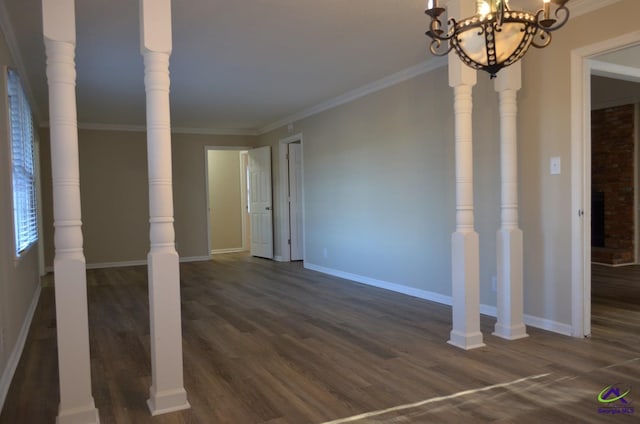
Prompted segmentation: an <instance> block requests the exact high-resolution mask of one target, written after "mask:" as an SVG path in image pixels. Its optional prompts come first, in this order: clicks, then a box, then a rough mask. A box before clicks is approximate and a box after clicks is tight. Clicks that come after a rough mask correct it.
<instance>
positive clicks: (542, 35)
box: [531, 28, 551, 49]
mask: <svg viewBox="0 0 640 424" xmlns="http://www.w3.org/2000/svg"><path fill="white" fill-rule="evenodd" d="M550 43H551V33H550V32H547V31H546V30H545V29H542V28H541V29H540V30H538V33H537V34H536V35H535V36H534V37H533V39H532V40H531V45H532V46H533V47H536V48H538V49H544V48H545V47H547V46H548V45H549V44H550Z"/></svg>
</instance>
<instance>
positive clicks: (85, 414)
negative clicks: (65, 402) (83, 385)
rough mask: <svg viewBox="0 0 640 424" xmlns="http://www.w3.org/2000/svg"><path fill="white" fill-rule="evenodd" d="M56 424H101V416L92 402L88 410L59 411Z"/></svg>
mask: <svg viewBox="0 0 640 424" xmlns="http://www.w3.org/2000/svg"><path fill="white" fill-rule="evenodd" d="M56 424H100V416H99V415H98V410H97V409H96V407H95V405H94V404H93V401H92V402H91V405H88V406H87V407H86V408H73V409H67V410H65V411H62V410H61V411H59V412H58V416H57V417H56Z"/></svg>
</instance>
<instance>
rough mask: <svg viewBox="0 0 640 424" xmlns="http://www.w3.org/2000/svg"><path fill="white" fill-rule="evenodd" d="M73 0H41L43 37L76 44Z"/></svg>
mask: <svg viewBox="0 0 640 424" xmlns="http://www.w3.org/2000/svg"><path fill="white" fill-rule="evenodd" d="M74 5H75V4H74V0H42V33H43V35H44V38H45V39H49V40H53V41H61V42H64V43H71V44H73V45H75V44H76V13H75V8H74Z"/></svg>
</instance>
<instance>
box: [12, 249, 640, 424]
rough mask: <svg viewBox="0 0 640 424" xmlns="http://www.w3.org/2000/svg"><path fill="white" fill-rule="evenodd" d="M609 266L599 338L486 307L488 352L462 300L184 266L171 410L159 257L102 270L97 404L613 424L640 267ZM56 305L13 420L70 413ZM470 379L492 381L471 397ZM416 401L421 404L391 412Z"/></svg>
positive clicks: (24, 366)
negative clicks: (154, 368) (160, 371)
mask: <svg viewBox="0 0 640 424" xmlns="http://www.w3.org/2000/svg"><path fill="white" fill-rule="evenodd" d="M609 271H611V269H604V268H602V269H601V268H599V267H596V268H594V271H593V275H594V279H593V287H594V290H593V291H594V299H593V336H592V337H591V338H588V339H573V338H570V337H564V336H560V335H557V334H552V333H548V332H545V331H541V330H536V329H534V328H530V329H529V334H530V335H531V337H529V338H528V339H523V340H519V341H514V342H508V341H505V340H502V339H499V338H496V337H494V336H491V335H490V333H491V331H492V327H493V324H494V319H493V318H488V317H483V318H482V320H481V326H482V330H483V332H484V334H485V341H486V343H487V347H485V348H481V349H476V350H473V351H469V352H464V351H462V350H459V349H457V348H455V347H452V346H450V345H448V344H447V343H445V341H446V340H447V339H448V335H449V331H450V319H451V310H450V308H449V307H447V306H443V305H439V304H435V303H431V302H426V301H422V300H419V299H416V298H411V297H407V296H404V295H400V294H395V293H391V292H388V291H385V290H381V289H376V288H371V287H366V286H363V285H359V284H355V283H349V282H346V281H344V280H340V279H337V278H333V277H329V276H325V275H322V274H318V273H315V272H312V271H308V270H305V269H303V268H302V266H301V264H300V263H284V264H283V263H275V262H270V261H266V260H261V259H255V258H250V257H247V256H244V255H237V254H234V255H222V256H216V258H215V259H214V260H213V261H209V262H200V263H189V264H182V265H181V278H182V306H183V307H182V314H183V335H184V341H183V345H184V372H185V388H186V389H187V392H188V397H189V401H190V402H191V405H192V408H191V409H190V410H188V411H182V412H177V413H173V414H167V415H164V416H159V417H155V418H151V417H150V416H149V412H148V410H147V407H146V404H145V400H146V399H147V396H148V390H149V386H150V376H149V373H150V364H149V328H148V300H147V285H146V284H147V283H146V267H128V268H119V269H109V270H92V271H88V273H87V274H88V283H89V315H90V321H91V322H90V325H91V355H92V377H93V394H94V398H95V402H96V406H97V407H98V408H99V410H100V417H101V420H102V423H107V424H108V423H136V424H137V423H167V424H173V423H232V424H245V423H246V424H251V423H270V424H284V423H292V424H304V423H323V422H327V421H332V420H341V419H343V418H346V417H354V416H356V415H358V414H363V413H370V412H372V411H380V412H377V413H376V412H374V413H373V414H371V415H368V416H364V417H360V418H358V417H354V418H351V419H349V420H348V421H344V420H342V421H337V422H354V423H358V424H362V423H447V422H452V423H454V422H455V423H458V422H462V421H467V422H495V423H498V422H499V423H512V422H518V423H540V422H545V423H552V422H558V423H574V422H576V423H577V422H580V423H584V422H587V423H588V422H602V419H603V417H602V416H600V415H599V414H598V412H597V411H598V407H599V405H598V402H597V400H596V397H597V395H598V393H599V392H600V391H601V390H602V388H604V387H605V386H607V385H610V384H618V383H619V384H624V383H628V384H631V385H634V387H638V389H636V392H635V393H632V394H631V395H630V396H631V397H632V398H633V396H635V398H636V399H638V400H637V402H639V403H640V384H639V383H640V359H639V358H640V296H638V293H639V292H640V291H639V289H640V288H639V287H638V285H639V284H640V278H639V275H640V274H639V272H640V271H639V268H638V267H633V268H625V269H616V270H613V273H610V272H609ZM53 302H54V299H53V289H52V288H51V287H50V282H48V283H45V287H44V288H43V291H42V296H41V299H40V303H39V305H38V309H37V311H36V315H35V317H34V321H33V325H32V328H31V331H30V334H29V337H28V340H27V343H26V346H25V350H24V353H23V356H22V359H21V361H20V365H19V367H18V370H17V371H16V375H15V377H14V380H13V383H12V385H11V389H10V392H9V394H8V397H7V400H6V402H5V406H4V410H3V411H2V415H0V423H3V424H4V423H7V424H9V423H10V424H15V423H53V422H54V420H55V417H56V413H57V405H58V397H59V394H58V382H57V357H56V353H57V351H56V337H55V336H56V335H55V313H54V304H53ZM520 379H524V380H522V381H518V380H520ZM492 386H493V387H492ZM482 388H484V390H482V391H477V390H478V389H482ZM466 390H476V391H475V392H473V393H466V394H465V393H460V392H462V391H466ZM456 394H457V395H456ZM451 395H455V397H449V398H446V397H447V396H451ZM438 397H445V398H443V399H440V400H438V399H435V398H438ZM429 399H430V401H427V402H424V401H425V400H429ZM419 402H422V404H416V405H410V404H415V403H419ZM401 405H408V406H406V407H402V408H398V409H396V410H391V411H386V412H385V411H384V410H385V409H387V408H395V407H399V406H401ZM633 420H635V422H638V420H640V411H638V412H636V414H634V415H633V416H631V415H629V416H617V417H616V422H618V421H621V422H631V421H633Z"/></svg>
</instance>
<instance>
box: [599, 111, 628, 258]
mask: <svg viewBox="0 0 640 424" xmlns="http://www.w3.org/2000/svg"><path fill="white" fill-rule="evenodd" d="M634 115H635V105H625V106H617V107H611V108H606V109H600V110H594V111H592V112H591V152H592V153H591V156H592V162H591V169H592V180H591V190H592V192H593V193H594V194H596V196H594V197H601V198H602V199H603V201H604V214H603V215H604V223H603V224H604V225H603V229H604V243H603V244H604V246H594V247H593V248H592V260H593V261H594V262H601V263H608V264H612V265H618V264H624V263H633V262H634V261H635V256H634V213H635V207H634V167H635V155H634V143H635V141H634V138H635V133H636V130H635V128H634ZM598 195H600V196H598ZM597 225H598V223H597V222H596V220H594V221H593V222H592V232H594V231H597V228H594V227H595V226H597Z"/></svg>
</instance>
